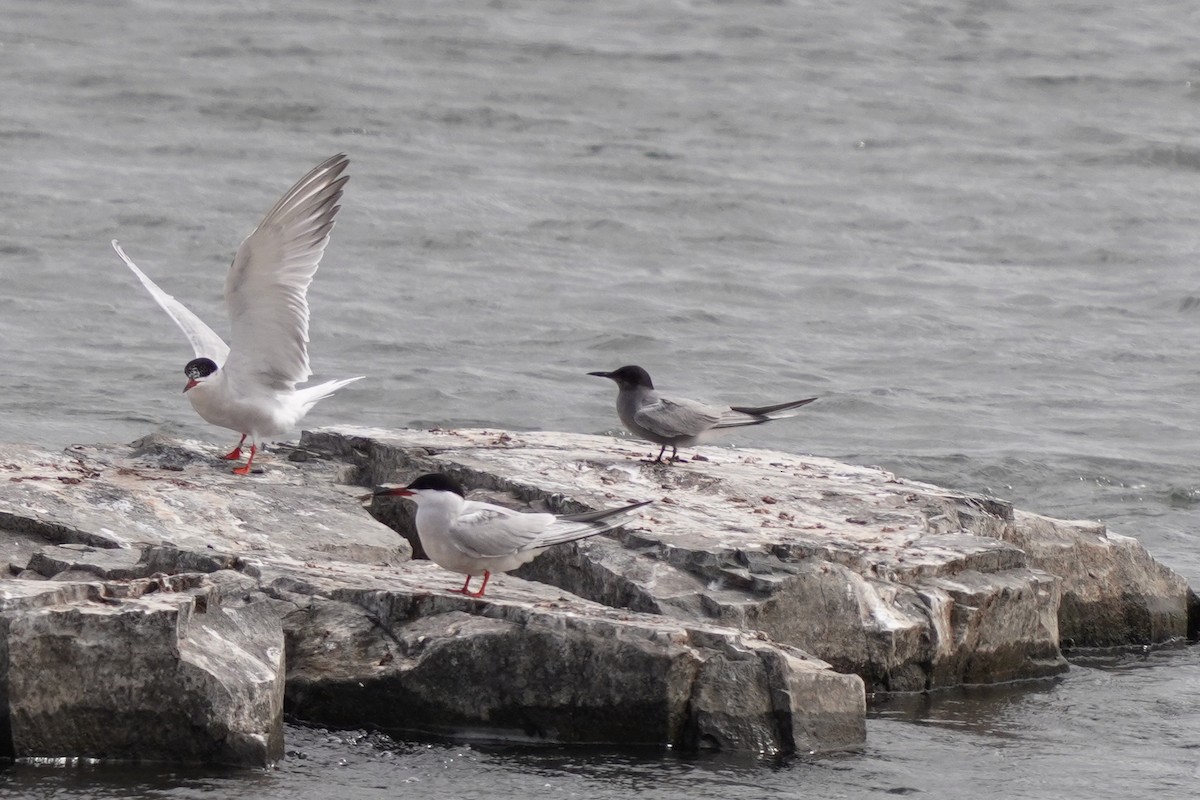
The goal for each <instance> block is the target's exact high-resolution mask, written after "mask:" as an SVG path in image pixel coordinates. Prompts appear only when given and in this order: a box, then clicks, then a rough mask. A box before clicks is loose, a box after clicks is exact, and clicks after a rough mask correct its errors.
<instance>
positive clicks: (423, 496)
mask: <svg viewBox="0 0 1200 800" xmlns="http://www.w3.org/2000/svg"><path fill="white" fill-rule="evenodd" d="M372 496H373V497H384V496H397V497H408V498H411V499H412V500H413V502H415V503H416V504H417V516H416V525H417V536H418V537H420V539H421V547H423V548H424V549H425V554H426V555H428V556H429V559H430V560H431V561H432V562H433V563H435V564H437V565H438V566H439V567H442V568H443V569H448V570H450V571H451V572H460V573H463V574H465V575H466V576H467V579H466V581H464V582H463V585H462V588H461V589H455V590H454V591H456V592H461V593H462V594H465V595H467V596H468V597H482V596H483V593H484V591H486V590H487V585H488V579H489V578H491V576H492V573H493V572H508V571H510V570H514V569H516V568H517V567H519V566H521V565H522V564H525V563H528V562H530V561H532V560H533V559H534V558H536V557H537V556H538V555H540V554H541V553H542V552H543V551H544V550H545V549H546V548H548V547H553V546H554V545H556V544H565V543H567V542H574V541H576V540H578V539H586V538H587V537H589V536H595V535H597V534H600V533H604V532H605V531H607V530H611V529H612V528H615V527H617V526H618V525H620V524H621V522H620V521H619V520H618V519H617V517H619V516H622V515H624V514H627V513H629V512H630V511H633V510H635V509H638V508H641V507H642V506H644V505H647V504H649V503H652V502H654V501H653V500H644V501H642V502H640V503H633V504H631V505H627V506H622V507H621V508H610V509H604V510H601V511H589V512H585V513H582V514H559V515H555V514H547V513H524V512H521V511H514V510H512V509H511V508H504V507H503V506H497V505H493V504H491V503H481V502H479V501H477V500H468V499H467V498H466V492H465V491H464V490H463V487H462V484H460V483H459V482H458V481H456V480H454V479H453V478H451V477H450V476H449V475H445V474H442V473H431V474H429V475H422V476H421V477H419V478H417V479H416V480H414V481H413V482H412V483H410V484H408V486H403V487H392V488H383V489H379V490H378V491H376V492H375V493H374V494H373V495H368V497H372ZM476 575H483V584H482V585H481V586H480V587H479V591H477V592H472V591H469V587H470V585H471V578H473V577H475V576H476Z"/></svg>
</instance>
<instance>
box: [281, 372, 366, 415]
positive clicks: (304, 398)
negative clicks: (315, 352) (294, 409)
mask: <svg viewBox="0 0 1200 800" xmlns="http://www.w3.org/2000/svg"><path fill="white" fill-rule="evenodd" d="M365 377H366V376H365V375H359V376H358V377H357V378H343V379H342V380H337V381H325V383H318V384H317V385H316V386H309V387H306V388H304V389H297V390H296V400H297V401H298V402H299V403H300V405H301V406H303V408H304V410H305V411H306V412H307V411H308V410H309V409H310V408H312V407H313V406H315V405H316V404H317V403H318V402H319V401H321V400H324V399H325V398H326V397H329V396H330V395H331V394H333V393H334V392H336V391H337V390H338V389H341V388H342V387H343V386H348V385H350V384H351V383H354V382H355V381H361V380H362V379H363V378H365Z"/></svg>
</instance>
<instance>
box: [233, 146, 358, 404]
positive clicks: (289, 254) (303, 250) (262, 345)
mask: <svg viewBox="0 0 1200 800" xmlns="http://www.w3.org/2000/svg"><path fill="white" fill-rule="evenodd" d="M349 163H350V162H349V159H347V158H346V156H344V155H337V156H334V157H333V158H330V159H328V160H326V161H325V162H323V163H322V164H320V165H318V166H317V167H316V168H314V169H313V170H312V171H311V172H309V173H308V174H307V175H305V176H304V177H303V178H301V179H300V181H299V182H298V183H296V185H295V186H293V187H292V188H291V189H290V190H288V192H287V194H285V195H284V196H283V197H282V198H281V199H280V200H279V202H278V203H276V204H275V207H274V208H272V209H271V210H270V211H269V212H267V215H266V217H264V218H263V221H262V222H261V223H260V224H259V226H258V227H257V228H256V229H255V230H254V232H253V233H251V234H250V235H249V236H247V237H246V239H245V241H243V242H242V244H241V246H240V247H238V251H237V255H236V256H234V259H233V264H232V265H230V267H229V274H228V276H227V277H226V279H225V303H226V305H227V306H228V307H229V319H230V327H231V330H232V334H231V336H230V342H231V352H230V355H229V360H228V362H227V364H226V372H229V373H232V374H234V375H236V376H237V377H240V378H242V379H244V380H254V381H256V382H258V383H259V384H261V385H264V386H268V387H270V388H272V389H281V390H291V389H293V388H294V387H295V385H296V384H297V383H300V382H302V381H305V380H308V377H309V376H310V375H311V374H312V372H311V370H310V369H309V365H308V299H307V292H308V286H309V284H310V283H312V279H313V275H314V274H315V273H316V271H317V266H318V265H319V264H320V263H321V256H322V254H323V253H324V252H325V246H326V245H327V244H329V232H330V231H331V230H332V229H333V220H334V217H335V216H337V212H338V209H339V208H340V206H339V205H338V201H339V200H340V199H341V196H342V187H343V186H345V184H346V181H347V180H349V176H348V175H342V173H343V172H344V171H345V170H346V167H347V166H348V165H349Z"/></svg>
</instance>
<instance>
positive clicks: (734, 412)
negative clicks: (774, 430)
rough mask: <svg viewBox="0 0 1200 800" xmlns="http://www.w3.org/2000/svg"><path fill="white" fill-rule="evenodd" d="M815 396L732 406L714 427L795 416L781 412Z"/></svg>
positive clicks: (727, 426)
mask: <svg viewBox="0 0 1200 800" xmlns="http://www.w3.org/2000/svg"><path fill="white" fill-rule="evenodd" d="M816 399H817V398H815V397H807V398H805V399H803V400H791V401H789V402H787V403H776V404H775V405H773V406H755V407H751V406H732V407H731V408H730V409H729V411H727V412H725V414H723V415H722V416H721V421H720V422H718V423H717V424H716V425H714V426H713V427H714V428H740V427H742V426H744V425H761V424H763V423H764V422H770V421H771V420H773V419H787V418H788V417H794V416H796V415H795V414H781V413H779V412H781V411H791V410H792V409H793V408H799V407H800V406H806V405H808V404H809V403H811V402H812V401H813V400H816Z"/></svg>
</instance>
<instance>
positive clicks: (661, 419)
mask: <svg viewBox="0 0 1200 800" xmlns="http://www.w3.org/2000/svg"><path fill="white" fill-rule="evenodd" d="M588 375H595V376H596V377H598V378H609V379H610V380H613V381H616V384H617V389H618V390H619V391H618V392H617V416H618V417H620V418H621V424H623V425H624V426H625V427H626V428H628V429H629V432H630V433H632V434H634V435H635V436H640V437H642V438H643V439H646V440H648V441H651V442H654V443H655V444H659V445H662V449H661V450H659V451H658V458H655V459H654V462H653V463H655V464H659V463H662V457H663V453H665V452H666V451H667V448H668V447H670V448H671V457H670V459H668V463H674V462H675V461H678V460H679V451H678V449H677V448H679V447H687V446H689V445H694V444H696V443H698V442H700V441H701V440H702V439H703V438H705V434H707V433H708V432H709V431H713V430H720V429H722V428H741V427H744V426H746V425H761V424H763V423H764V422H770V421H771V420H773V419H784V418H786V417H794V416H795V414H783V413H780V412H783V411H790V410H792V409H793V408H799V407H800V406H804V405H808V404H809V403H811V402H812V401H813V400H816V399H817V398H815V397H809V398H806V399H804V400H792V401H791V402H788V403H778V404H776V405H773V406H759V407H757V408H751V407H749V406H710V405H708V404H707V403H701V402H699V401H697V400H688V399H686V398H682V397H664V396H663V395H662V394H660V393H659V392H658V391H657V390H656V389H655V388H654V382H653V381H651V380H650V373H648V372H646V370H644V369H642V368H641V367H637V366H632V365H631V366H627V367H621V368H620V369H616V370H613V371H612V372H589V373H588Z"/></svg>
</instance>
